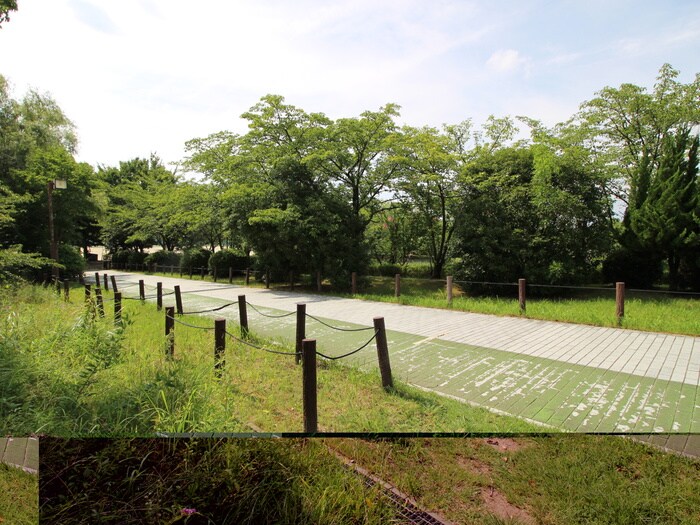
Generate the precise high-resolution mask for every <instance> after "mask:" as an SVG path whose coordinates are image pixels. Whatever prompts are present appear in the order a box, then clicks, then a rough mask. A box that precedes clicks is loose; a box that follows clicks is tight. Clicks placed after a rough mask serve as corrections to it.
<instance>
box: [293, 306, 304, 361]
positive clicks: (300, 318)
mask: <svg viewBox="0 0 700 525" xmlns="http://www.w3.org/2000/svg"><path fill="white" fill-rule="evenodd" d="M304 339H306V304H304V303H297V340H296V342H297V344H296V352H297V355H296V356H295V357H294V359H295V360H296V363H297V364H299V362H300V361H301V354H302V348H301V342H302V341H303V340H304Z"/></svg>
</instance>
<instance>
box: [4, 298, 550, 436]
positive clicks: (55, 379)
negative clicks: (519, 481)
mask: <svg viewBox="0 0 700 525" xmlns="http://www.w3.org/2000/svg"><path fill="white" fill-rule="evenodd" d="M105 298H106V299H109V298H110V294H107V295H106V296H105ZM1 301H2V302H1V303H0V363H2V366H0V428H2V429H3V431H4V432H6V433H11V434H14V435H28V434H31V433H44V434H49V435H54V436H66V437H74V436H94V435H97V436H153V435H154V433H155V432H175V433H180V432H250V431H251V429H253V428H262V429H263V430H265V431H267V432H301V431H302V430H303V409H302V370H301V366H299V365H297V364H295V362H294V357H293V356H290V355H277V354H272V353H267V352H264V351H261V350H255V349H251V348H250V347H248V346H243V345H241V344H240V343H234V342H233V341H231V340H230V339H229V340H228V342H227V349H226V356H225V359H226V366H225V369H224V372H223V376H222V377H221V379H217V378H216V376H215V374H214V356H213V353H214V352H213V349H214V342H213V333H212V331H211V330H199V329H195V328H190V327H187V326H182V325H180V324H176V330H175V357H174V359H170V358H167V357H166V352H165V349H166V338H165V335H164V313H163V312H158V311H157V310H156V307H155V305H153V304H152V303H147V304H141V303H140V301H124V305H123V319H124V327H123V328H118V329H115V328H114V325H113V321H112V305H111V303H109V302H108V303H107V304H106V310H107V312H108V315H107V317H106V318H104V319H101V318H100V317H99V316H95V315H94V314H91V313H89V312H88V311H87V309H86V308H85V305H84V301H83V293H82V290H80V289H77V288H76V289H74V290H73V292H72V294H71V301H70V302H69V303H65V302H64V301H63V300H62V299H61V298H59V297H58V296H56V295H55V293H54V292H52V290H50V289H44V288H41V287H38V286H33V287H24V288H22V289H20V290H18V291H17V292H16V293H15V294H5V295H4V296H3V299H2V300H1ZM181 320H182V321H183V322H186V323H188V324H191V325H193V326H202V327H207V328H209V329H211V328H212V327H213V321H212V318H211V317H198V316H184V317H183V318H182V319H181ZM235 330H236V328H235V326H234V327H233V328H231V327H230V328H229V331H235ZM257 342H258V343H260V344H265V345H268V346H271V347H272V348H273V349H274V350H276V351H282V352H292V351H293V349H292V348H288V347H284V346H280V345H272V343H271V342H269V341H257ZM370 351H371V349H370ZM318 368H319V369H318V421H319V430H320V431H329V432H509V431H514V432H523V431H524V432H528V431H533V430H538V429H537V428H536V427H533V426H532V425H530V424H528V423H525V422H523V421H521V420H518V419H515V418H507V417H501V416H497V415H495V414H493V413H491V412H489V411H487V410H484V409H479V408H474V407H471V406H468V405H465V404H463V403H460V402H458V401H455V400H451V399H446V398H444V397H440V396H437V395H434V394H431V393H426V392H422V391H419V390H416V389H413V388H410V387H408V386H406V385H403V384H400V383H398V384H396V388H395V390H394V391H391V392H386V391H384V389H383V388H382V387H381V382H380V379H379V373H378V372H376V373H365V372H361V371H358V370H356V369H353V368H349V367H344V366H342V365H341V364H337V363H335V362H324V361H322V362H320V363H319V367H318Z"/></svg>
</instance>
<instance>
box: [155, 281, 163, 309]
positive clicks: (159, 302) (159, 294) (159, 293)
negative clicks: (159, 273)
mask: <svg viewBox="0 0 700 525" xmlns="http://www.w3.org/2000/svg"><path fill="white" fill-rule="evenodd" d="M156 306H157V308H158V311H159V312H160V311H161V310H162V309H163V283H156Z"/></svg>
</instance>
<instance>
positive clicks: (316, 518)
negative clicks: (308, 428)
mask: <svg viewBox="0 0 700 525" xmlns="http://www.w3.org/2000/svg"><path fill="white" fill-rule="evenodd" d="M41 470H42V477H41V480H42V486H41V502H40V506H41V519H42V520H43V521H46V523H62V524H65V525H70V524H73V523H75V524H78V523H88V522H92V523H98V522H99V523H114V524H117V523H118V524H120V525H131V524H134V525H135V524H141V523H163V524H175V523H188V524H190V525H192V524H216V525H227V524H258V523H288V524H325V523H328V524H331V523H335V524H340V523H366V524H380V523H391V522H392V516H393V513H394V509H393V508H392V507H391V506H390V504H389V502H388V500H387V499H386V498H385V497H384V496H383V495H382V494H381V492H379V491H378V490H377V489H371V488H367V487H365V486H364V485H363V484H362V482H361V480H360V479H358V478H357V477H356V476H354V475H352V474H351V473H350V472H349V471H347V470H345V469H344V468H343V467H342V466H341V465H340V464H339V463H338V461H337V460H336V459H335V457H333V456H332V455H330V454H329V453H328V452H327V451H326V449H325V448H324V447H323V446H321V445H320V444H319V443H314V442H312V441H305V440H273V439H266V440H261V439H232V440H221V439H179V440H164V439H128V440H127V439H117V440H87V441H85V440H65V441H64V440H45V442H44V443H42V456H41ZM186 509H188V510H186ZM187 514H191V515H190V516H189V517H188V516H187Z"/></svg>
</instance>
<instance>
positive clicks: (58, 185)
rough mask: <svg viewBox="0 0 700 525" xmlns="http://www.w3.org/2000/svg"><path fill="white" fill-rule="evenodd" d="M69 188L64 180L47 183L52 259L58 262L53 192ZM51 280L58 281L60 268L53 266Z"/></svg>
mask: <svg viewBox="0 0 700 525" xmlns="http://www.w3.org/2000/svg"><path fill="white" fill-rule="evenodd" d="M66 187H67V185H66V181H65V180H62V179H54V180H50V181H49V182H48V183H47V186H46V188H47V193H48V196H49V238H50V242H51V246H50V247H49V250H50V254H51V259H53V260H54V261H56V262H58V244H57V243H56V232H55V231H54V225H53V190H54V189H56V190H65V189H66ZM51 278H52V279H53V280H54V281H56V280H58V268H56V267H55V266H53V267H52V268H51Z"/></svg>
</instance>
